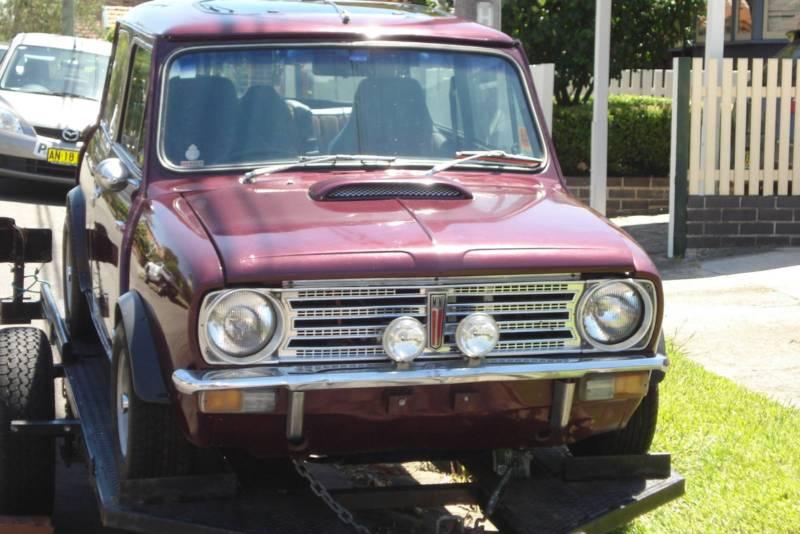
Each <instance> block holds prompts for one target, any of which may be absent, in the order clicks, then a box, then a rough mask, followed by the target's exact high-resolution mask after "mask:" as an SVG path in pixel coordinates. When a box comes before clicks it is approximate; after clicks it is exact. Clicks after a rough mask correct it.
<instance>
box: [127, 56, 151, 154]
mask: <svg viewBox="0 0 800 534" xmlns="http://www.w3.org/2000/svg"><path fill="white" fill-rule="evenodd" d="M151 60H152V54H151V52H150V50H147V49H145V48H139V47H136V48H135V49H134V52H133V67H132V68H131V77H130V80H129V81H128V91H127V95H128V101H127V102H126V104H125V117H124V118H123V120H122V136H121V138H120V144H121V145H122V146H123V148H125V150H126V151H127V152H128V153H129V154H130V155H131V156H132V157H133V160H134V161H136V162H137V163H138V164H139V166H141V165H142V163H144V153H143V151H142V148H143V147H144V117H145V109H146V105H147V89H148V86H149V84H148V81H149V77H150V62H151Z"/></svg>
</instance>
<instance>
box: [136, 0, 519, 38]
mask: <svg viewBox="0 0 800 534" xmlns="http://www.w3.org/2000/svg"><path fill="white" fill-rule="evenodd" d="M345 13H346V14H347V17H346V16H345ZM123 20H124V22H126V23H128V24H130V25H132V26H135V27H138V28H140V29H141V30H143V31H145V32H147V33H150V34H153V35H160V36H164V37H166V38H169V39H175V40H183V39H186V40H188V39H203V40H213V39H226V38H230V37H234V36H235V37H242V38H248V37H249V38H259V37H265V36H269V37H285V38H304V39H324V38H325V37H330V38H334V37H335V38H337V39H341V38H344V37H347V36H350V37H352V38H353V39H354V40H359V39H364V38H367V39H401V38H404V39H411V40H414V39H417V40H436V41H447V40H450V41H474V42H480V43H484V44H490V45H494V46H510V45H511V44H512V43H513V40H512V39H511V38H510V37H509V36H507V35H506V34H504V33H501V32H498V31H496V30H494V29H491V28H488V27H486V26H482V25H480V24H476V23H474V22H469V21H465V20H463V19H459V18H457V17H455V16H453V15H451V14H449V13H446V12H443V11H439V10H436V9H431V8H429V7H426V6H419V5H414V4H405V3H394V2H359V1H352V0H351V1H341V2H337V3H336V4H333V3H332V2H330V1H325V0H318V1H303V0H154V1H152V2H147V3H144V4H141V5H139V6H137V7H135V8H133V9H132V10H131V11H129V12H128V13H127V14H126V15H125V16H124V17H123ZM345 21H346V22H345Z"/></svg>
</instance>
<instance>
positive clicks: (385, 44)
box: [156, 35, 550, 174]
mask: <svg viewBox="0 0 800 534" xmlns="http://www.w3.org/2000/svg"><path fill="white" fill-rule="evenodd" d="M264 37H265V38H267V39H269V35H265V36H264ZM331 47H336V48H347V47H359V48H405V49H420V50H431V49H435V50H452V51H457V52H468V53H473V54H484V55H493V56H497V57H500V58H503V59H505V60H506V61H508V62H509V63H511V64H512V65H513V66H514V68H516V70H517V73H518V74H519V77H520V83H521V84H522V89H523V90H524V91H525V96H526V97H527V105H528V113H529V114H530V115H531V117H533V123H534V125H535V127H536V134H537V135H538V136H539V143H540V145H541V148H542V165H541V166H540V167H537V168H536V169H535V171H534V172H533V173H531V174H540V173H542V172H544V171H546V170H547V169H548V167H549V166H550V152H549V150H548V145H547V140H546V139H545V136H544V130H543V129H542V124H541V120H540V117H539V114H538V113H536V107H535V106H534V105H533V94H532V92H531V87H530V85H529V84H528V76H529V75H530V73H526V72H525V71H524V70H523V68H522V67H521V66H520V64H519V63H518V62H517V61H516V60H515V59H514V57H513V56H511V54H508V53H506V52H505V51H504V50H503V49H492V48H486V47H481V46H472V45H460V44H447V43H426V42H421V41H381V40H374V41H366V40H365V41H333V42H319V43H314V42H309V43H295V42H292V41H278V42H275V41H272V42H265V43H243V44H224V45H195V46H187V47H183V48H177V49H176V50H173V51H172V52H170V54H169V55H168V56H167V58H166V59H165V60H164V61H163V62H162V63H161V69H160V73H159V78H160V79H159V83H160V87H159V97H158V130H157V132H156V147H157V150H156V153H157V155H158V162H159V163H160V164H161V166H162V167H164V168H165V169H168V170H170V171H173V172H177V173H181V174H185V173H197V172H211V171H218V172H231V171H237V170H243V169H253V168H254V165H253V164H247V165H212V166H209V167H203V168H202V169H187V168H183V167H179V166H177V165H174V164H173V163H172V162H170V161H168V160H167V158H166V157H165V155H164V139H163V131H164V123H165V117H166V113H165V107H166V106H165V102H166V100H165V96H166V87H167V83H166V82H167V80H168V76H169V68H170V67H171V66H172V62H173V61H174V60H175V57H176V56H178V55H180V54H183V53H187V52H193V51H197V50H220V49H221V50H231V49H233V50H236V49H248V48H250V49H253V48H331ZM505 50H511V49H505ZM409 161H410V162H411V161H413V162H414V163H413V165H427V164H429V163H430V164H431V165H435V164H436V163H441V162H442V160H441V159H436V160H425V159H422V158H419V159H412V160H409ZM281 163H291V162H290V161H285V162H282V161H275V162H270V164H276V165H277V164H281ZM483 167H486V166H480V165H479V166H477V168H478V169H480V168H483Z"/></svg>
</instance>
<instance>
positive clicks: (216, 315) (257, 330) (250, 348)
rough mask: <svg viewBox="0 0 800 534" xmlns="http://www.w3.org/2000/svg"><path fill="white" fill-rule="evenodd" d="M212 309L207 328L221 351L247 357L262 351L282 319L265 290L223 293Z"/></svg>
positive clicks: (214, 343) (210, 339)
mask: <svg viewBox="0 0 800 534" xmlns="http://www.w3.org/2000/svg"><path fill="white" fill-rule="evenodd" d="M211 306H212V307H211V309H210V310H209V312H208V316H207V317H208V318H207V320H206V325H205V331H206V337H207V339H208V341H209V342H210V343H211V344H212V345H213V346H214V348H216V349H217V350H219V351H221V352H223V353H225V354H227V355H230V356H235V357H245V356H250V355H251V354H255V353H256V352H258V351H260V350H262V349H263V348H264V347H265V346H266V345H267V343H269V341H270V340H271V339H272V338H273V337H274V335H275V332H276V329H277V328H276V327H277V323H278V318H277V315H276V313H277V312H276V310H275V308H274V307H273V305H272V303H271V302H270V301H269V299H268V298H267V297H266V296H264V295H263V294H261V293H257V292H255V291H247V290H236V291H231V292H229V293H225V294H223V295H222V296H221V297H219V298H218V299H217V300H216V301H215V302H214V303H213V304H212V305H211Z"/></svg>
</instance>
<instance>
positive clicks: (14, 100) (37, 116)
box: [0, 91, 100, 131]
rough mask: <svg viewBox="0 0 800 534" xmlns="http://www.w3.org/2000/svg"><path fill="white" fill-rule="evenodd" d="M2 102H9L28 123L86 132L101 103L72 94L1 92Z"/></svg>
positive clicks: (95, 117) (93, 120) (92, 122)
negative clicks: (72, 95)
mask: <svg viewBox="0 0 800 534" xmlns="http://www.w3.org/2000/svg"><path fill="white" fill-rule="evenodd" d="M0 101H2V102H5V103H6V104H8V105H9V106H10V107H11V108H12V109H13V110H14V111H15V112H16V113H17V115H19V116H20V117H21V118H22V119H23V120H24V121H25V122H26V123H28V124H29V125H31V126H39V127H44V128H57V129H64V128H72V129H74V130H78V131H83V130H84V129H85V128H87V127H88V126H91V125H92V124H94V122H95V121H96V120H97V115H98V113H99V111H100V103H99V102H97V101H95V100H88V99H85V98H75V97H71V96H53V95H39V94H34V93H22V92H19V91H0Z"/></svg>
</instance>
